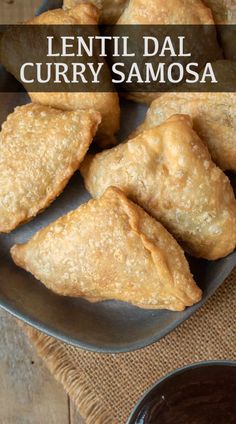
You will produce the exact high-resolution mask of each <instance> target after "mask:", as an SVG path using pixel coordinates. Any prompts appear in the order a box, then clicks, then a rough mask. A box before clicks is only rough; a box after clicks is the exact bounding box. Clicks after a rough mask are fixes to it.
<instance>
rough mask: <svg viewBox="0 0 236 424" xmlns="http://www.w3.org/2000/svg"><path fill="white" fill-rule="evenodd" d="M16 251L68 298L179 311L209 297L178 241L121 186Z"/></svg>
mask: <svg viewBox="0 0 236 424" xmlns="http://www.w3.org/2000/svg"><path fill="white" fill-rule="evenodd" d="M108 252H109V255H108V254H107V253H108ZM11 254H12V257H13V260H14V261H15V263H16V264H17V265H19V266H20V267H22V268H24V269H26V270H27V271H29V272H31V273H32V274H33V275H34V276H35V277H36V278H38V279H39V280H41V281H42V282H43V283H44V284H45V285H46V286H47V287H48V288H49V289H51V290H53V291H54V292H56V293H58V294H61V295H65V296H74V297H85V298H87V299H88V300H91V301H102V300H106V299H117V300H122V301H126V302H130V303H133V304H134V305H137V306H139V307H141V308H150V309H158V308H165V309H170V310H174V311H182V310H183V309H184V308H185V307H186V306H190V305H192V304H194V303H196V302H198V301H199V300H200V298H201V290H200V289H199V288H198V287H197V285H196V284H195V282H194V280H193V278H192V275H191V273H190V271H189V266H188V263H187V261H186V259H185V256H184V253H183V251H182V249H181V247H180V246H179V245H178V243H177V242H176V241H175V240H174V238H173V237H172V236H171V235H170V234H169V233H168V231H167V230H166V229H165V228H164V227H163V226H162V225H161V224H159V223H158V222H157V221H155V220H154V219H153V218H151V217H150V216H149V215H148V214H147V213H146V212H144V211H143V210H142V209H141V208H140V207H138V206H137V205H135V204H134V203H132V202H131V201H129V200H128V199H127V198H126V197H125V195H124V194H123V193H122V192H121V191H120V190H118V189H116V188H109V189H108V190H107V191H106V192H105V194H104V195H103V196H102V197H101V198H100V199H97V200H91V201H89V202H88V203H86V204H84V205H82V206H81V207H80V208H78V209H77V210H75V211H73V212H70V213H69V214H68V215H65V216H63V217H61V218H60V219H58V220H57V221H56V222H54V223H52V224H50V225H49V226H48V227H46V228H44V229H43V230H41V231H39V232H38V233H37V234H36V235H35V236H34V237H33V238H32V239H31V240H30V241H28V242H27V243H25V244H23V245H16V246H14V247H13V248H12V249H11Z"/></svg>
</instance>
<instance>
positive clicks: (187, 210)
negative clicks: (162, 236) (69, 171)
mask: <svg viewBox="0 0 236 424" xmlns="http://www.w3.org/2000/svg"><path fill="white" fill-rule="evenodd" d="M80 170H81V172H82V175H83V177H84V179H85V184H86V187H87V189H88V190H89V192H90V193H91V194H92V196H93V197H98V196H101V194H102V193H103V192H104V191H105V190H106V188H107V187H109V186H110V185H114V186H116V187H119V188H120V189H122V190H123V191H124V192H125V193H126V194H127V195H128V196H129V197H130V198H131V199H132V200H133V201H135V202H136V203H138V204H139V205H140V206H142V207H143V208H144V209H145V210H146V211H147V212H149V213H150V214H151V215H152V216H154V217H155V218H156V219H158V220H159V221H160V222H161V223H162V224H163V225H164V226H165V227H166V228H167V229H168V230H169V231H170V232H171V233H172V234H173V235H174V236H175V237H176V238H177V239H178V240H179V241H181V242H182V243H183V246H184V247H185V249H186V250H187V251H189V252H190V253H191V254H193V255H195V256H200V257H203V258H206V259H218V258H220V257H223V256H226V255H228V254H229V253H230V252H232V251H233V250H234V249H235V245H236V200H235V197H234V193H233V189H232V187H231V185H230V182H229V179H228V178H227V176H226V175H225V174H224V173H223V172H222V171H221V169H220V168H218V167H217V166H216V165H215V164H214V163H213V162H212V159H211V157H210V154H209V152H208V150H207V147H206V146H205V144H204V143H203V142H202V141H201V139H200V138H199V137H198V135H197V133H196V132H195V131H194V130H193V128H192V121H191V119H190V117H189V116H187V115H174V116H172V117H171V118H169V119H168V120H167V121H165V122H164V123H163V124H161V125H160V126H157V127H154V128H151V129H149V130H147V131H143V132H142V133H141V134H140V135H138V136H137V137H136V138H134V139H132V140H130V141H128V142H127V143H124V144H121V145H119V146H117V147H115V148H113V149H110V150H106V151H104V152H102V153H100V154H97V155H95V156H88V157H87V158H86V159H85V161H84V162H83V164H82V165H81V169H80Z"/></svg>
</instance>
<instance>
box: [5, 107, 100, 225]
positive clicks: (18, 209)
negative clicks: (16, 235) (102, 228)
mask: <svg viewBox="0 0 236 424" xmlns="http://www.w3.org/2000/svg"><path fill="white" fill-rule="evenodd" d="M100 120H101V118H100V114H99V113H98V112H95V111H93V110H90V111H89V110H87V111H79V110H78V111H74V112H62V111H59V110H56V109H53V108H50V107H47V106H41V105H36V104H28V105H25V106H21V107H18V108H16V109H15V111H14V112H13V113H12V114H10V115H9V116H8V118H7V120H6V122H5V123H4V124H3V125H2V131H1V133H0V232H10V231H11V230H13V229H15V228H16V227H17V226H18V225H19V224H22V223H24V222H27V221H28V220H30V219H31V218H33V217H34V216H35V215H37V214H38V213H39V212H40V211H42V210H44V209H45V208H46V207H48V206H49V204H50V203H51V202H52V201H53V200H54V199H55V198H56V197H57V196H58V195H59V194H60V193H61V192H62V190H63V189H64V187H65V186H66V184H67V182H68V181H69V179H70V178H71V176H72V175H73V173H74V172H75V171H76V170H77V169H78V168H79V165H80V163H81V161H82V160H83V158H84V156H85V154H86V152H87V150H88V148H89V146H90V144H91V142H92V140H93V137H94V135H95V133H96V130H97V127H98V125H99V123H100Z"/></svg>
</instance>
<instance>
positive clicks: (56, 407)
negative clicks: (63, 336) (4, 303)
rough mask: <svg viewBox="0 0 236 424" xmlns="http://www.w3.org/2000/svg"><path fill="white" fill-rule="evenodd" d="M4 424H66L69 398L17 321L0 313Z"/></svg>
mask: <svg viewBox="0 0 236 424" xmlns="http://www.w3.org/2000/svg"><path fill="white" fill-rule="evenodd" d="M0 329H1V348H0V377H1V384H0V422H1V424H43V423H50V424H67V423H68V421H69V419H68V398H67V395H66V393H65V392H64V390H63V388H62V387H61V386H60V385H59V384H58V383H57V382H56V381H55V380H54V378H53V376H52V375H51V374H50V373H49V371H48V370H47V369H46V367H45V366H44V365H43V364H42V362H41V360H40V359H39V358H38V357H37V356H36V354H35V352H34V350H33V348H32V347H31V346H30V344H29V342H28V340H27V338H26V336H25V335H24V334H23V333H22V330H21V329H20V328H19V326H18V325H17V323H16V321H15V319H14V318H12V317H10V316H9V315H8V314H7V313H6V312H4V311H0Z"/></svg>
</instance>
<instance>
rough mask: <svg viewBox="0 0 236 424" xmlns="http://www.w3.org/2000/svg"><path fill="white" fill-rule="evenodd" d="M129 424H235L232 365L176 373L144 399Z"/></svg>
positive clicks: (235, 376)
mask: <svg viewBox="0 0 236 424" xmlns="http://www.w3.org/2000/svg"><path fill="white" fill-rule="evenodd" d="M129 424H236V363H235V364H233V363H232V364H231V365H226V364H225V365H223V364H214V363H212V364H204V365H197V366H193V367H191V368H188V369H185V370H180V371H177V372H176V373H174V374H172V375H170V376H169V377H167V378H166V379H165V380H163V381H161V382H160V383H159V384H158V385H157V386H156V387H154V388H153V389H152V390H151V391H150V392H149V393H148V394H147V395H146V396H145V398H144V399H143V400H142V401H141V403H140V404H139V406H138V407H137V408H136V410H135V412H134V414H133V416H132V418H131V419H130V421H129Z"/></svg>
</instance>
